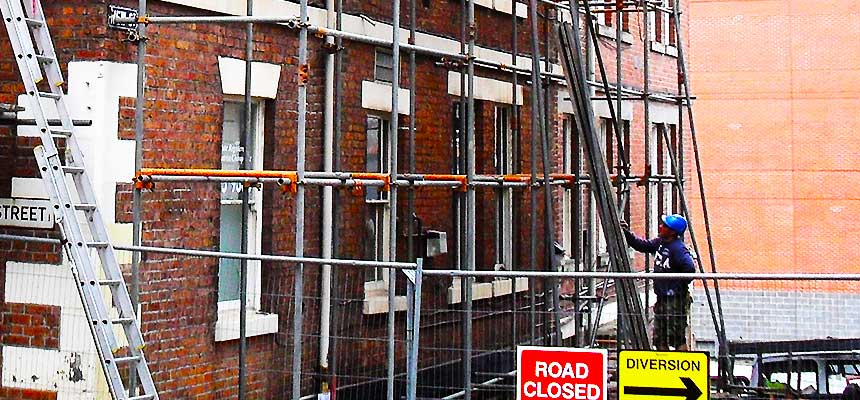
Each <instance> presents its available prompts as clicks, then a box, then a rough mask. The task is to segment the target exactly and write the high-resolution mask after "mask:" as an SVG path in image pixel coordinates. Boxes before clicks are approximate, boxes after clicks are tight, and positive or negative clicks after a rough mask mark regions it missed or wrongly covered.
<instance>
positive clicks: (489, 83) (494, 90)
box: [448, 71, 523, 105]
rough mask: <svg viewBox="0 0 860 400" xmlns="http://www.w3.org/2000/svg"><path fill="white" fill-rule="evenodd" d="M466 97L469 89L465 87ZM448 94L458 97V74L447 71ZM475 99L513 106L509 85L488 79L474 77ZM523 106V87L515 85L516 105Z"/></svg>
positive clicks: (508, 83)
mask: <svg viewBox="0 0 860 400" xmlns="http://www.w3.org/2000/svg"><path fill="white" fill-rule="evenodd" d="M466 90H467V92H466V95H468V90H469V88H468V87H466ZM448 94H450V95H454V96H459V95H460V73H459V72H454V71H448ZM475 98H476V99H478V100H488V101H493V102H496V103H503V104H513V93H512V90H511V83H510V82H505V81H500V80H496V79H490V78H482V77H480V76H476V77H475ZM522 104H523V87H522V86H521V85H517V105H522Z"/></svg>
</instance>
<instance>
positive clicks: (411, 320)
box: [406, 258, 424, 400]
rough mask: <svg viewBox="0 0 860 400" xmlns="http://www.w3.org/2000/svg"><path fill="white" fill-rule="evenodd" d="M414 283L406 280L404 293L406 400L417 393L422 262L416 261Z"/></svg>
mask: <svg viewBox="0 0 860 400" xmlns="http://www.w3.org/2000/svg"><path fill="white" fill-rule="evenodd" d="M416 264H417V265H416V269H415V276H414V281H413V280H411V279H407V282H408V288H407V291H406V296H407V297H408V298H407V299H406V301H407V310H406V339H407V344H408V346H409V348H408V349H407V353H406V363H407V364H406V400H415V396H416V393H417V392H418V390H417V388H418V345H419V342H420V337H421V336H420V331H421V281H422V279H423V273H424V260H423V259H421V258H419V259H418V260H416Z"/></svg>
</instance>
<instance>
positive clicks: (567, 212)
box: [561, 114, 581, 258]
mask: <svg viewBox="0 0 860 400" xmlns="http://www.w3.org/2000/svg"><path fill="white" fill-rule="evenodd" d="M573 122H574V121H573V115H570V114H565V115H564V117H563V119H562V121H561V143H562V145H561V150H562V166H563V171H564V173H565V174H576V175H578V174H579V172H580V171H576V170H575V166H574V156H573V154H571V153H572V151H581V150H580V149H579V146H576V147H574V143H575V142H574V140H575V139H574V137H573V135H575V134H576V132H574V131H573V130H574V127H573ZM571 150H572V151H571ZM574 190H579V186H575V189H574ZM572 199H573V195H572V190H565V191H563V192H562V203H561V208H562V245H563V246H564V249H565V254H566V256H567V257H568V258H572V257H573V253H572V252H573V243H572V242H571V240H572V238H571V236H572V232H571V230H572V229H573V213H574V212H580V210H575V209H574V206H573V205H572V204H571V202H572Z"/></svg>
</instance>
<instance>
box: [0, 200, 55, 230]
mask: <svg viewBox="0 0 860 400" xmlns="http://www.w3.org/2000/svg"><path fill="white" fill-rule="evenodd" d="M0 226H17V227H21V228H37V229H51V228H53V227H54V212H53V211H52V210H51V202H50V201H48V200H32V199H14V198H13V199H2V198H0Z"/></svg>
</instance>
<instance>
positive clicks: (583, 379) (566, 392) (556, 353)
mask: <svg viewBox="0 0 860 400" xmlns="http://www.w3.org/2000/svg"><path fill="white" fill-rule="evenodd" d="M517 388H518V390H517V399H564V400H605V398H606V351H605V350H594V349H588V350H585V349H569V348H560V347H530V346H520V347H518V348H517Z"/></svg>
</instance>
